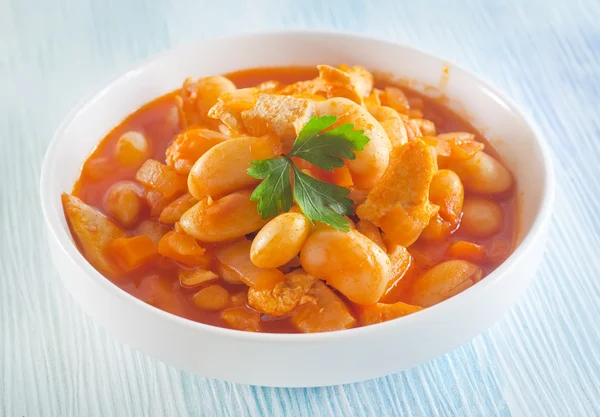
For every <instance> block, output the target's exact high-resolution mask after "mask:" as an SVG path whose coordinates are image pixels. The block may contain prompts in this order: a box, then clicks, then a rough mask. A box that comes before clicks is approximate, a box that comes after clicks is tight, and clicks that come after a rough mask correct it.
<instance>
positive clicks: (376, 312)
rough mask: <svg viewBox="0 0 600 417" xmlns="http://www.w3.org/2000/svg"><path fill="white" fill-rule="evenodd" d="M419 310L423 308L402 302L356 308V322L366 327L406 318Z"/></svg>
mask: <svg viewBox="0 0 600 417" xmlns="http://www.w3.org/2000/svg"><path fill="white" fill-rule="evenodd" d="M420 310H423V307H419V306H413V305H410V304H406V303H402V302H397V303H394V304H383V303H377V304H372V305H370V306H360V307H358V320H359V321H360V324H361V325H362V326H368V325H371V324H376V323H383V322H384V321H389V320H393V319H397V318H398V317H403V316H407V315H409V314H412V313H416V312H417V311H420Z"/></svg>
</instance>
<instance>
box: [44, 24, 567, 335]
mask: <svg viewBox="0 0 600 417" xmlns="http://www.w3.org/2000/svg"><path fill="white" fill-rule="evenodd" d="M304 35H310V36H315V35H316V36H323V37H330V38H342V39H346V40H356V41H368V42H374V43H380V44H386V45H387V46H390V47H394V48H401V49H405V50H409V51H411V52H413V53H417V54H421V55H425V56H426V57H427V58H430V59H433V60H437V61H441V62H444V63H446V64H448V65H450V66H451V67H452V70H453V71H458V72H462V73H464V74H465V75H467V76H468V77H470V78H472V79H473V80H474V81H476V83H478V84H480V85H482V86H484V87H485V88H486V89H487V91H488V92H489V93H490V94H491V95H493V98H494V99H495V100H496V101H499V102H500V103H504V104H506V106H507V107H508V108H509V109H510V110H511V111H512V112H514V113H515V114H517V115H518V116H519V117H520V118H521V119H522V120H523V121H524V122H525V124H526V125H527V126H528V127H529V128H530V129H531V131H532V132H533V138H534V142H535V144H536V145H537V146H538V148H539V150H540V152H541V155H542V164H543V174H544V175H543V181H544V187H543V190H542V194H541V205H540V206H539V211H538V213H537V214H536V216H535V219H534V220H533V223H532V225H531V228H530V230H529V231H528V233H527V234H526V235H525V236H524V237H523V240H522V241H521V242H520V244H519V246H518V247H517V248H516V249H515V250H514V251H513V252H512V253H511V254H510V256H509V257H508V258H507V259H506V260H505V261H504V262H503V263H502V264H500V265H499V266H498V267H497V268H496V269H495V270H494V271H492V272H491V273H490V274H489V275H487V276H486V277H485V279H483V280H481V281H480V282H478V283H477V284H476V285H473V286H472V287H470V288H468V289H467V290H465V291H463V292H461V293H459V294H457V295H455V296H453V297H451V298H449V299H447V300H445V301H442V302H441V303H438V304H436V305H434V306H432V307H429V308H426V309H423V310H422V311H419V312H418V313H417V314H410V315H408V316H405V317H400V318H399V319H394V320H389V321H386V322H383V323H377V324H373V325H369V326H360V327H355V328H351V329H344V330H339V331H332V332H323V333H260V332H256V333H254V332H245V331H240V330H234V329H228V328H224V327H218V326H213V325H209V324H205V323H201V322H196V321H193V320H190V319H186V318H183V317H180V316H176V315H174V314H171V313H168V312H166V311H164V310H161V309H159V308H157V307H154V306H151V305H150V304H147V303H145V302H143V301H142V300H140V299H138V298H136V297H135V296H133V295H132V294H130V293H128V292H126V291H125V290H123V289H121V288H119V287H118V286H117V285H115V284H113V283H112V282H111V281H110V280H109V279H108V278H106V277H105V276H103V275H102V274H101V273H100V272H98V271H97V270H96V269H95V268H94V267H93V266H92V265H91V264H90V263H89V262H88V261H87V260H86V259H85V257H84V256H83V255H82V254H81V252H79V250H78V249H77V247H76V245H75V243H74V241H73V239H72V236H71V234H70V233H69V232H68V231H66V230H65V229H64V228H63V227H62V225H61V224H60V223H61V219H60V217H59V216H60V215H61V214H62V215H63V216H64V213H63V212H62V210H59V211H57V210H54V209H52V206H53V204H51V203H50V201H51V199H52V198H58V197H57V196H54V195H50V194H49V193H50V190H51V188H52V187H50V186H49V184H51V168H52V165H53V161H54V160H55V159H56V158H57V157H60V156H59V155H56V148H57V147H58V144H59V143H60V142H61V141H62V140H63V139H62V138H63V136H64V131H65V130H66V129H67V128H68V126H69V125H70V124H71V123H72V122H73V120H75V119H76V118H77V116H78V114H79V113H80V112H81V111H83V110H85V109H86V108H87V107H89V106H92V105H93V104H94V102H95V101H97V100H98V99H99V98H100V97H102V96H103V95H104V94H106V92H107V91H108V90H110V89H112V88H113V86H114V84H117V83H118V82H120V81H121V80H122V79H124V78H126V76H127V75H128V74H131V73H133V72H137V71H142V70H144V69H145V67H146V66H148V65H149V64H151V63H152V62H154V61H157V60H160V59H162V58H163V57H164V56H166V55H169V54H175V53H176V52H177V51H184V50H188V49H190V48H193V47H194V46H196V45H200V44H202V43H206V42H233V41H235V40H236V39H239V38H242V37H243V38H248V37H256V38H260V37H274V36H280V37H281V36H290V37H295V36H304ZM459 101H460V100H459ZM126 116H127V115H124V116H123V117H126ZM554 195H555V173H554V167H553V161H552V156H551V152H550V149H549V147H548V145H547V143H546V141H545V140H544V136H543V135H542V133H541V129H540V128H539V127H538V126H537V124H536V123H535V122H534V121H533V119H532V117H531V116H530V115H529V114H528V113H527V112H525V111H524V110H523V108H522V107H521V106H520V105H518V104H517V103H516V102H515V101H514V100H513V99H511V98H510V97H508V96H507V95H506V94H504V93H503V92H502V91H501V90H500V89H499V88H497V87H496V86H495V85H493V84H492V83H490V82H489V81H486V80H484V79H483V78H482V77H480V76H479V75H477V74H474V73H472V72H471V71H467V70H465V69H464V68H462V67H460V66H458V65H456V64H454V63H453V62H452V61H449V60H446V59H444V58H442V57H439V56H436V55H433V54H430V53H428V52H426V51H423V50H421V49H419V48H415V47H413V46H410V45H406V44H404V43H401V42H396V41H391V40H388V39H385V38H382V37H379V36H372V35H365V34H361V33H356V32H350V31H339V30H334V29H323V28H317V29H281V30H266V31H264V30H257V31H245V32H239V33H235V34H229V35H226V36H216V37H207V38H203V39H199V40H195V41H191V42H186V43H183V44H181V45H178V46H175V47H171V48H167V49H166V50H164V51H161V52H159V53H156V54H153V55H151V56H150V57H148V58H146V59H143V60H141V61H136V62H135V63H134V64H132V65H131V66H129V68H127V69H126V70H124V71H122V72H119V73H118V75H116V76H115V77H113V78H112V79H111V80H110V81H108V82H107V83H104V84H103V86H102V87H101V88H97V89H95V90H94V91H93V92H92V93H91V94H89V95H88V96H87V97H85V98H84V99H82V100H81V101H79V102H78V103H77V104H76V105H75V106H74V107H73V108H72V109H71V110H70V111H69V113H67V115H66V116H65V117H64V119H63V120H62V122H61V123H60V124H59V126H58V127H57V129H56V131H55V133H54V135H53V137H52V139H51V141H50V143H49V145H48V148H47V150H46V153H45V156H44V160H43V163H42V169H41V174H40V200H41V208H42V214H43V218H44V222H45V224H46V230H47V233H48V234H49V235H51V236H52V237H53V238H54V240H55V242H56V243H57V244H58V245H59V246H60V249H61V250H62V251H63V252H65V253H66V254H67V256H68V257H69V258H70V259H71V260H72V261H73V262H74V263H75V264H76V265H77V266H78V267H79V268H80V269H81V270H82V271H83V272H84V273H86V274H87V275H88V276H89V277H90V278H91V279H92V280H93V281H94V282H95V283H96V284H98V285H99V286H100V287H101V288H102V289H103V290H105V291H108V292H110V293H112V295H114V296H115V297H116V298H117V299H118V300H119V302H124V303H134V305H137V306H138V307H139V308H141V309H145V311H146V313H147V314H148V315H149V317H152V316H157V318H159V317H161V318H162V319H165V320H168V321H171V322H172V324H173V325H176V326H183V327H187V328H188V329H189V330H190V331H200V332H209V333H212V334H213V335H214V336H220V337H227V338H232V339H238V340H242V341H246V342H254V343H264V342H271V343H315V342H327V341H332V340H336V339H340V338H349V337H362V336H363V335H368V334H370V333H374V332H386V331H392V330H393V329H394V328H401V327H402V326H408V325H410V324H411V323H413V322H418V321H429V320H435V317H436V316H439V314H440V313H441V312H442V311H444V309H452V308H453V307H454V306H456V305H458V304H460V303H461V302H462V301H463V300H465V299H466V298H467V297H475V296H477V294H478V293H482V292H484V291H485V290H486V288H489V287H490V286H493V285H494V284H495V283H496V282H497V281H498V280H500V279H502V277H503V275H504V274H505V272H507V271H508V270H509V269H510V268H512V267H513V266H514V265H515V264H517V263H518V262H519V261H521V260H522V259H523V257H524V256H525V255H526V254H527V252H529V250H530V249H531V248H532V246H534V245H535V244H536V239H537V237H538V235H539V234H540V233H542V232H543V231H544V230H545V228H546V225H547V223H548V222H549V221H550V218H551V216H552V207H553V202H554Z"/></svg>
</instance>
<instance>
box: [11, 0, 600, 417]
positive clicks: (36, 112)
mask: <svg viewBox="0 0 600 417" xmlns="http://www.w3.org/2000/svg"><path fill="white" fill-rule="evenodd" d="M599 20H600V3H598V2H596V1H593V0H582V1H575V0H573V1H569V2H563V1H561V0H549V1H542V0H533V1H528V2H517V1H513V2H507V1H502V0H491V1H486V2H469V1H466V0H465V1H448V2H444V1H433V0H427V1H420V2H397V1H394V0H380V1H376V2H375V1H374V2H372V1H366V0H351V1H329V2H321V1H318V0H305V1H302V2H298V1H292V0H284V1H278V2H277V1H257V0H254V1H250V0H247V1H233V0H228V1H221V2H214V1H213V2H207V1H193V0H185V1H175V0H167V1H162V2H153V1H143V0H129V1H124V0H105V1H93V0H82V1H76V0H73V1H68V0H57V1H45V0H30V1H29V2H25V1H20V0H0V182H1V183H0V228H1V230H0V232H1V234H0V236H2V238H1V239H0V410H2V414H3V415H4V416H11V417H12V416H27V417H32V416H90V417H92V416H103V417H109V416H271V415H286V416H288V415H299V416H399V415H403V416H490V415H499V416H508V415H515V416H519V415H523V416H560V417H564V416H578V417H579V416H598V415H600V327H599V326H598V325H597V318H598V317H600V280H598V270H600V261H599V260H598V255H599V254H600V233H599V231H600V216H598V213H599V212H600V199H599V198H598V194H599V193H600V180H599V178H600V168H599V167H600V163H599V158H600V139H599V138H600V99H599V97H600V29H599V26H598V23H597V22H598V21H599ZM289 27H297V28H299V27H318V28H323V27H329V28H336V29H340V30H348V31H354V32H365V33H369V34H372V35H376V36H380V37H386V38H389V39H393V40H397V41H401V42H405V43H409V44H412V45H414V46H416V47H419V48H422V49H425V50H427V51H429V52H432V53H434V54H437V55H440V56H442V57H445V58H447V59H449V60H450V61H453V62H455V63H457V64H458V65H461V66H463V67H466V68H467V69H470V70H472V71H474V72H476V73H478V74H480V75H482V76H483V77H485V78H487V79H489V80H491V81H492V82H493V83H494V84H496V85H498V86H499V87H500V88H502V89H503V90H505V91H506V92H507V93H508V94H509V95H510V96H512V97H513V98H514V99H515V100H516V101H517V102H519V103H521V104H522V105H523V106H524V107H525V108H526V109H528V110H529V111H530V112H531V114H532V115H533V117H534V119H535V120H536V121H537V122H538V123H539V124H540V126H541V128H542V130H543V132H544V134H545V135H546V137H547V140H548V142H549V143H550V145H551V147H552V150H553V152H554V156H555V160H556V171H557V177H558V190H557V199H556V210H555V215H554V224H553V227H552V230H551V235H550V241H549V245H548V250H547V255H546V257H545V260H544V262H543V265H542V267H541V269H540V271H539V273H538V277H537V279H536V281H535V283H534V285H533V286H532V288H531V289H530V290H529V291H528V292H527V295H526V296H525V297H524V298H523V299H522V300H521V301H520V303H519V304H518V306H516V307H515V308H514V309H512V310H511V311H510V313H508V314H507V315H506V316H505V317H504V319H503V320H502V321H501V322H500V323H498V324H497V325H495V326H494V327H492V328H491V329H490V330H488V331H487V332H485V333H484V334H482V335H480V336H478V337H477V338H475V339H474V340H473V341H471V342H470V343H468V344H466V345H464V346H462V347H460V348H458V349H456V350H455V351H453V352H450V353H448V354H447V355H444V356H442V357H440V358H438V359H436V360H434V361H431V362H429V363H427V364H425V365H423V366H420V367H417V368H414V369H411V370H409V371H406V372H403V373H399V374H396V375H391V376H388V377H385V378H381V379H378V380H374V381H368V382H364V383H360V384H353V385H346V386H337V387H328V388H320V389H272V388H257V387H249V386H239V385H233V384H229V383H225V382H221V381H215V380H209V379H205V378H202V377H200V376H197V375H193V374H190V373H186V372H181V371H179V370H176V369H173V368H171V367H168V366H166V365H164V364H162V363H160V362H157V361H155V360H153V359H151V358H148V357H146V356H144V355H142V354H140V353H138V352H135V351H133V350H132V349H130V348H128V347H126V346H123V345H121V344H120V343H119V342H116V341H115V340H114V339H112V338H111V337H110V336H109V335H107V334H106V333H105V332H104V331H103V330H102V329H100V328H99V327H98V326H97V325H96V324H94V323H93V322H92V321H91V320H90V319H89V318H88V317H87V316H86V315H85V314H84V313H83V312H82V311H81V310H80V309H79V308H78V307H77V306H76V305H75V304H74V302H73V300H72V299H71V298H70V296H69V295H68V294H67V293H66V291H65V290H64V288H63V287H62V285H61V284H60V282H59V280H58V277H57V276H56V273H55V272H54V270H53V268H52V266H51V262H50V259H49V255H48V250H47V247H46V241H45V236H44V231H43V224H42V219H41V215H40V208H39V201H38V190H37V187H38V177H39V172H40V164H41V161H42V158H43V154H44V151H45V149H46V146H47V144H48V142H49V141H50V138H51V136H52V134H53V131H54V130H55V128H56V127H57V125H58V123H59V122H60V120H61V119H62V118H63V117H64V116H65V115H66V113H67V112H68V110H69V109H70V108H71V106H73V105H74V104H75V103H76V102H78V101H79V100H80V99H81V98H82V97H85V96H87V95H88V94H89V93H90V92H91V91H93V90H94V88H96V87H97V86H99V85H101V84H103V83H105V82H106V81H108V80H109V79H110V78H112V77H113V76H115V75H116V74H117V73H118V72H119V71H122V70H124V69H125V68H127V67H128V66H129V65H131V64H132V63H134V62H135V61H137V60H139V59H142V58H145V57H147V56H149V55H151V54H153V53H155V52H158V51H161V50H164V49H166V48H168V47H170V46H172V45H177V44H180V43H183V42H188V41H191V40H195V39H201V38H205V37H212V36H218V35H222V34H227V33H234V32H243V31H251V30H261V29H266V28H272V29H278V28H289ZM207 58H209V59H213V58H214V57H207ZM157 337H159V336H158V335H157ZM406 343H410V340H407V341H406ZM357 361H360V358H357Z"/></svg>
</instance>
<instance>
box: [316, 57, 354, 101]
mask: <svg viewBox="0 0 600 417" xmlns="http://www.w3.org/2000/svg"><path fill="white" fill-rule="evenodd" d="M317 68H318V69H319V78H320V79H321V80H323V87H324V90H325V91H324V92H325V95H326V96H327V98H332V97H345V98H347V99H350V100H352V101H353V102H355V103H357V104H362V96H361V95H360V94H359V93H358V91H356V87H355V85H354V83H353V82H352V77H351V76H350V74H348V73H346V72H344V71H342V70H339V69H337V68H333V67H331V66H329V65H317Z"/></svg>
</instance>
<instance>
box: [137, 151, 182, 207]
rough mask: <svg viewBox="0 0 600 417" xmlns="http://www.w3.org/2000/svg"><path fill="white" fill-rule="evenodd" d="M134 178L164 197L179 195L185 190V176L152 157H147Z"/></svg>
mask: <svg viewBox="0 0 600 417" xmlns="http://www.w3.org/2000/svg"><path fill="white" fill-rule="evenodd" d="M135 179H136V180H138V182H140V183H142V184H143V185H144V186H145V187H147V188H149V189H151V190H155V191H158V192H159V193H161V194H162V195H163V196H165V198H171V197H174V196H176V195H180V194H182V193H184V192H185V191H186V190H187V178H186V177H185V176H183V175H179V174H177V173H176V172H175V171H174V170H173V169H172V168H170V167H168V166H166V165H163V164H161V163H160V162H158V161H156V160H154V159H148V160H147V161H146V162H144V165H142V166H141V167H140V169H139V170H138V172H137V174H136V176H135Z"/></svg>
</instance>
